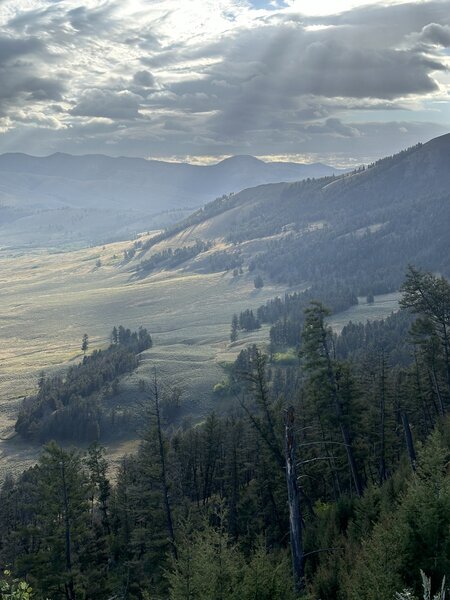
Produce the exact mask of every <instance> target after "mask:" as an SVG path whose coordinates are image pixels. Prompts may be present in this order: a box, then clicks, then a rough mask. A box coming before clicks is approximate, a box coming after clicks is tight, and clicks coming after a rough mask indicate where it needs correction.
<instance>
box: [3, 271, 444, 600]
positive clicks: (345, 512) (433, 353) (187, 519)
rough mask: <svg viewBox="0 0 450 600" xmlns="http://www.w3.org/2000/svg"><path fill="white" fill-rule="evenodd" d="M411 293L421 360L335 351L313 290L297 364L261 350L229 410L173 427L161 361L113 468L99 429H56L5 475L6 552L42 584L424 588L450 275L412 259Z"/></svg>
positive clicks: (225, 591) (433, 530)
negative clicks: (85, 445) (140, 427)
mask: <svg viewBox="0 0 450 600" xmlns="http://www.w3.org/2000/svg"><path fill="white" fill-rule="evenodd" d="M402 304H403V306H404V307H405V310H408V311H409V312H412V313H416V316H417V319H416V320H415V321H414V324H413V325H412V328H411V331H412V332H413V333H414V336H413V340H412V341H413V342H414V347H415V355H416V357H415V360H414V361H413V363H412V364H411V365H410V366H407V367H402V366H399V365H395V366H393V365H391V364H390V363H389V360H388V359H387V355H386V353H384V352H383V346H382V345H381V347H379V348H377V353H376V354H373V352H372V351H371V353H370V354H369V355H367V356H365V357H363V356H361V357H360V358H359V359H358V360H356V359H355V361H353V360H344V359H339V358H337V357H336V355H335V353H334V351H333V346H334V339H333V336H332V335H331V332H330V330H329V329H328V327H327V325H326V321H325V319H326V316H327V310H326V309H325V308H324V306H323V305H322V304H320V303H318V302H313V303H311V304H310V305H309V307H308V308H307V310H306V314H305V319H304V326H303V334H302V342H301V351H300V361H301V369H298V368H296V367H286V368H284V367H275V366H273V365H270V364H269V362H268V358H267V357H266V356H264V354H262V353H261V352H260V351H259V350H258V349H257V348H256V347H254V348H252V349H250V350H249V351H248V353H247V355H246V357H245V358H246V363H245V364H242V371H241V372H240V377H241V383H240V389H241V393H237V398H236V406H235V408H234V409H233V410H232V411H231V412H230V413H229V414H227V415H224V416H222V417H218V416H216V415H214V414H211V415H209V416H208V417H206V418H205V420H204V422H203V423H201V424H189V423H188V422H185V423H184V424H183V426H182V427H179V428H167V427H165V423H164V415H163V413H162V411H161V406H162V403H163V402H164V397H165V395H166V394H167V393H168V391H167V390H168V388H166V387H165V386H164V385H163V384H162V383H161V382H160V381H158V378H157V377H156V374H155V376H154V377H153V378H152V380H151V382H150V384H148V385H147V387H146V388H145V391H146V396H147V400H148V403H147V412H146V416H145V420H146V423H147V428H146V432H145V434H144V436H143V439H142V443H141V446H140V449H139V451H138V453H137V454H136V455H134V456H128V457H125V458H124V459H123V460H122V463H121V465H120V467H119V470H118V472H117V473H116V475H115V477H114V479H115V483H114V484H113V483H112V482H111V473H110V472H109V471H108V464H107V462H106V460H105V458H104V453H103V451H102V449H101V448H100V447H99V446H98V445H94V446H93V447H91V449H90V450H89V453H88V454H87V456H82V455H81V454H80V453H79V452H76V451H66V450H63V449H61V448H59V447H58V446H57V445H55V444H51V445H49V446H47V447H46V449H45V451H44V453H43V455H42V457H41V459H40V461H39V464H38V465H37V466H36V467H34V468H32V469H30V470H28V471H26V472H25V473H24V474H23V475H21V476H20V477H19V478H18V479H17V480H13V479H12V477H8V478H7V480H6V481H5V482H4V484H3V487H2V489H1V491H0V564H1V565H5V566H7V567H8V568H9V569H10V570H11V572H12V573H13V575H14V577H15V578H20V579H26V582H27V584H29V585H30V586H31V587H32V588H33V590H34V597H35V598H36V600H43V599H44V598H52V599H54V600H59V599H61V600H63V599H64V600H76V599H78V598H90V599H92V600H96V599H98V600H103V599H104V600H106V599H109V598H113V597H117V598H126V599H128V600H134V599H141V600H143V599H145V598H161V599H162V598H170V599H171V600H189V599H195V600H207V599H208V600H209V599H211V598H219V599H220V598H222V599H223V600H225V599H229V598H231V599H233V598H236V600H237V599H238V598H239V599H240V600H241V599H243V600H247V599H248V600H250V599H254V598H261V599H263V600H265V599H267V600H269V599H271V600H282V599H283V600H289V599H294V598H299V597H301V598H304V600H317V599H318V598H321V599H322V600H392V599H393V597H394V596H395V594H396V593H397V594H398V597H399V598H414V597H417V596H418V595H419V594H420V593H421V588H422V578H421V574H420V570H422V571H423V572H424V573H425V574H426V575H427V577H431V586H432V592H433V593H434V592H437V591H438V590H441V585H442V580H443V577H444V576H445V574H448V573H449V572H450V544H449V538H448V531H449V527H450V476H449V473H448V464H449V460H450V421H449V417H448V412H449V410H450V378H449V377H448V374H449V372H450V362H449V355H448V350H449V346H448V343H449V340H448V335H447V334H448V327H449V325H450V284H449V283H448V282H447V281H446V280H444V279H441V278H436V277H433V276H432V275H430V274H427V273H423V272H420V271H416V270H413V269H411V270H410V272H409V273H408V276H407V278H406V281H405V283H404V286H403V300H402ZM417 331H419V332H420V335H419V336H417ZM404 343H405V344H407V343H408V340H407V339H404ZM293 370H295V371H296V379H295V381H294V383H293V384H292V385H293V388H292V390H289V389H288V388H287V386H286V385H284V383H285V382H286V381H287V380H288V373H291V372H292V371H293ZM291 381H293V380H291ZM287 398H289V401H287ZM143 420H144V416H143ZM295 449H296V454H295ZM292 474H294V476H295V477H294V478H293V479H292ZM287 475H288V481H289V482H290V486H287V481H286V476H287ZM295 482H297V483H296V484H295V485H294V483H295ZM293 492H294V497H295V493H297V494H298V497H297V500H296V501H295V502H294V503H293V502H292V498H293ZM296 514H297V517H298V521H297V524H298V525H299V528H297V530H296V529H295V528H294V527H293V517H295V515H296ZM289 532H291V534H290V536H289ZM291 559H292V562H291ZM293 575H295V577H294V576H293ZM293 582H295V586H294V585H293ZM427 582H428V579H427ZM427 585H428V583H427ZM408 594H409V595H408Z"/></svg>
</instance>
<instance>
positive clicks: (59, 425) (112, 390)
mask: <svg viewBox="0 0 450 600" xmlns="http://www.w3.org/2000/svg"><path fill="white" fill-rule="evenodd" d="M85 337H86V339H87V336H85ZM111 341H112V343H111V345H110V346H109V347H108V348H107V349H106V350H94V352H93V353H92V354H90V355H85V356H84V357H83V360H82V361H81V362H80V363H79V364H78V365H76V366H72V367H69V369H67V371H66V372H65V374H64V375H52V376H46V375H45V374H42V375H41V377H40V378H39V381H38V391H37V393H36V394H35V395H34V396H30V397H28V398H25V399H24V401H23V404H22V407H21V409H20V411H19V415H18V417H17V421H16V424H15V429H16V431H17V433H19V434H20V435H21V436H22V437H23V438H25V439H32V440H35V441H39V442H45V441H48V440H50V439H57V440H65V441H66V440H74V441H77V442H84V441H93V440H98V439H101V438H103V437H105V436H106V435H107V434H108V433H109V432H110V431H111V430H114V429H120V427H121V426H123V425H124V424H125V423H123V422H122V423H120V421H126V420H127V419H128V415H119V414H117V413H116V412H115V411H108V410H107V409H106V407H105V405H104V402H103V401H104V400H105V398H106V397H108V396H112V395H114V394H116V393H117V388H118V379H119V377H120V376H121V375H124V374H125V373H131V372H132V371H134V370H135V369H136V368H137V366H138V364H139V360H138V355H139V353H140V352H143V351H144V350H147V349H148V348H151V347H152V344H153V342H152V338H151V336H150V334H149V333H148V331H147V330H146V329H145V328H143V327H140V328H139V330H138V331H134V332H132V331H131V330H130V329H126V328H124V327H123V326H119V327H118V328H117V327H114V329H113V330H112V333H111ZM86 348H87V345H86Z"/></svg>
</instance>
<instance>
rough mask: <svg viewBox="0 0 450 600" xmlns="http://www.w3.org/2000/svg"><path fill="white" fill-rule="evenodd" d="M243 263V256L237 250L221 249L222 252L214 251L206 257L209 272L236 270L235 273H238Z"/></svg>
mask: <svg viewBox="0 0 450 600" xmlns="http://www.w3.org/2000/svg"><path fill="white" fill-rule="evenodd" d="M243 264H244V258H243V256H242V255H241V253H240V252H238V251H229V250H223V251H222V252H214V254H211V256H209V257H208V271H209V272H210V273H217V272H220V271H231V270H236V271H237V272H236V275H238V274H239V270H242V265H243Z"/></svg>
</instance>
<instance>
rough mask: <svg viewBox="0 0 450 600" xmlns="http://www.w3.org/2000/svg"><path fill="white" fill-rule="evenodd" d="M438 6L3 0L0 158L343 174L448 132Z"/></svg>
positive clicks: (448, 30) (447, 15)
mask: <svg viewBox="0 0 450 600" xmlns="http://www.w3.org/2000/svg"><path fill="white" fill-rule="evenodd" d="M449 66H450V0H445V1H443V0H431V1H416V2H403V1H389V0H386V1H385V2H373V3H369V4H368V3H364V2H361V1H358V0H315V1H314V2H312V1H309V0H272V1H269V0H87V1H85V2H83V3H80V2H78V1H77V0H0V153H3V152H26V153H29V154H34V155H39V156H42V155H48V154H52V153H54V152H69V153H73V154H86V153H103V154H108V155H111V156H119V155H120V156H140V157H146V158H160V159H166V160H180V161H189V162H193V163H208V162H216V161H217V160H219V159H221V158H223V157H225V156H230V155H235V154H252V155H254V156H258V157H262V158H264V159H265V160H294V161H300V162H313V161H317V160H322V161H323V162H328V163H330V164H334V165H336V166H338V165H344V166H350V165H352V164H359V163H367V162H370V161H372V160H374V159H376V158H379V157H381V156H385V155H389V154H392V153H394V152H397V151H399V150H401V149H403V148H406V147H408V146H411V145H413V144H415V143H417V142H419V141H422V142H425V141H427V140H429V139H431V138H433V137H436V136H438V135H442V134H445V133H447V132H449V131H450V97H449V92H450V72H449Z"/></svg>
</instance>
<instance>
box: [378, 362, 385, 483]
mask: <svg viewBox="0 0 450 600" xmlns="http://www.w3.org/2000/svg"><path fill="white" fill-rule="evenodd" d="M385 366H386V365H385V359H384V351H382V354H381V394H380V465H379V477H380V485H381V484H382V483H383V481H385V480H386V479H387V477H386V441H385V437H386V436H385V424H386V373H385Z"/></svg>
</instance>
